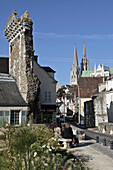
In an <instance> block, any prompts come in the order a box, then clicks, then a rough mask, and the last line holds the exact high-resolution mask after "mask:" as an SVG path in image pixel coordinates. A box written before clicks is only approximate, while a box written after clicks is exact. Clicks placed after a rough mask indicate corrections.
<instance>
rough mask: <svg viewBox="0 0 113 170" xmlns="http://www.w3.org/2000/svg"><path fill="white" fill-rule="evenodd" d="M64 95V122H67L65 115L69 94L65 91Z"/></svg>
mask: <svg viewBox="0 0 113 170" xmlns="http://www.w3.org/2000/svg"><path fill="white" fill-rule="evenodd" d="M63 97H64V123H65V116H66V113H67V98H66V97H67V95H66V94H65V93H63Z"/></svg>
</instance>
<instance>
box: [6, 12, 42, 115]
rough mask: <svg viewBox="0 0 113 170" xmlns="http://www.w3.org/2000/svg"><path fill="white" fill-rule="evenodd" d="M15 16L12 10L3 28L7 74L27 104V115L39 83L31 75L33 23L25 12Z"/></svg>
mask: <svg viewBox="0 0 113 170" xmlns="http://www.w3.org/2000/svg"><path fill="white" fill-rule="evenodd" d="M16 15H17V11H16V10H14V11H13V13H12V14H11V15H10V17H9V18H8V20H7V24H6V26H5V36H6V37H7V39H8V41H9V74H10V75H11V76H12V77H13V78H14V79H15V80H16V82H17V86H18V88H19V90H20V93H21V95H22V97H23V98H24V100H25V101H26V102H27V103H28V104H29V113H32V112H33V113H34V111H35V110H37V109H36V108H37V101H38V97H37V96H38V92H39V84H40V82H39V80H38V78H37V76H36V75H35V74H34V73H33V62H34V50H33V36H32V24H33V22H32V20H31V19H30V17H29V13H28V12H27V11H26V12H25V13H24V14H23V15H22V16H21V18H17V17H16Z"/></svg>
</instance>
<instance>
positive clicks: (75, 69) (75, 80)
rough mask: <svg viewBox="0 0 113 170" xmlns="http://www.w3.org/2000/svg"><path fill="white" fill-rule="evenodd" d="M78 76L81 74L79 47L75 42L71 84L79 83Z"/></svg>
mask: <svg viewBox="0 0 113 170" xmlns="http://www.w3.org/2000/svg"><path fill="white" fill-rule="evenodd" d="M78 76H79V65H78V57H77V49H76V44H75V49H74V57H73V65H72V68H71V73H70V85H77V84H78Z"/></svg>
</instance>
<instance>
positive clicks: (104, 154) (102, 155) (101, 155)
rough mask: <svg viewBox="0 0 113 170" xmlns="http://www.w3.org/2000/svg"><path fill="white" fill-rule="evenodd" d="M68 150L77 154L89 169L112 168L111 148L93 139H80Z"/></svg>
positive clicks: (112, 154) (102, 169) (107, 169)
mask: <svg viewBox="0 0 113 170" xmlns="http://www.w3.org/2000/svg"><path fill="white" fill-rule="evenodd" d="M69 151H70V152H71V153H72V154H74V155H75V156H77V157H78V158H79V159H80V160H81V161H82V162H83V164H84V165H85V166H86V167H88V168H89V169H90V170H113V150H111V149H110V148H109V147H108V146H103V145H102V144H99V143H95V141H94V140H82V141H80V145H79V146H78V147H75V148H71V149H69Z"/></svg>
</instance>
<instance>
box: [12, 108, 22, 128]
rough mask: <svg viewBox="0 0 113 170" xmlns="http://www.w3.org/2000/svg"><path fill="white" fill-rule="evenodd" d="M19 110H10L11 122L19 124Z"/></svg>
mask: <svg viewBox="0 0 113 170" xmlns="http://www.w3.org/2000/svg"><path fill="white" fill-rule="evenodd" d="M19 112H20V110H11V124H12V125H19Z"/></svg>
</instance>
